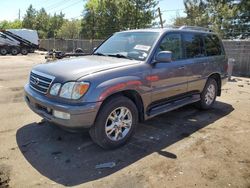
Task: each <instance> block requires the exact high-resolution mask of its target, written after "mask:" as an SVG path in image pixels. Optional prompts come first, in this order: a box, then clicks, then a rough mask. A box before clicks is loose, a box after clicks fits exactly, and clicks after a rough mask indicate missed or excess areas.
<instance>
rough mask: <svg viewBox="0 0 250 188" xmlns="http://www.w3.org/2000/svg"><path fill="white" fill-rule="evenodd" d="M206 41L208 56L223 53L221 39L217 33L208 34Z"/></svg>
mask: <svg viewBox="0 0 250 188" xmlns="http://www.w3.org/2000/svg"><path fill="white" fill-rule="evenodd" d="M204 42H205V47H206V54H207V56H214V55H221V54H223V49H222V47H221V43H220V40H219V38H218V37H217V36H216V35H206V36H205V37H204Z"/></svg>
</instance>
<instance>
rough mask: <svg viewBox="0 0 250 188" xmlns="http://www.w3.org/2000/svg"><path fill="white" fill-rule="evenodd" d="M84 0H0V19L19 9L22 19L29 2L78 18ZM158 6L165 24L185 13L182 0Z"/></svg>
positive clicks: (11, 16)
mask: <svg viewBox="0 0 250 188" xmlns="http://www.w3.org/2000/svg"><path fill="white" fill-rule="evenodd" d="M85 2H86V0H0V21H2V20H8V21H13V20H15V19H18V15H19V9H20V15H21V19H22V17H23V16H24V15H25V13H26V10H27V8H28V7H29V5H30V4H32V5H33V7H34V8H36V9H37V10H39V9H40V8H42V7H43V8H45V10H46V11H47V12H48V13H50V14H54V13H60V11H62V12H63V13H64V14H65V17H66V18H68V19H76V18H80V16H81V13H82V11H83V7H84V4H85ZM158 6H159V7H160V9H161V12H162V18H163V20H165V21H166V24H171V23H173V19H174V18H175V17H176V15H180V16H183V15H185V13H184V12H183V10H184V5H183V0H174V1H173V0H160V2H159V5H158Z"/></svg>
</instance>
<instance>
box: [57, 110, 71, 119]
mask: <svg viewBox="0 0 250 188" xmlns="http://www.w3.org/2000/svg"><path fill="white" fill-rule="evenodd" d="M53 116H55V117H56V118H60V119H70V114H69V113H65V112H61V111H57V110H53Z"/></svg>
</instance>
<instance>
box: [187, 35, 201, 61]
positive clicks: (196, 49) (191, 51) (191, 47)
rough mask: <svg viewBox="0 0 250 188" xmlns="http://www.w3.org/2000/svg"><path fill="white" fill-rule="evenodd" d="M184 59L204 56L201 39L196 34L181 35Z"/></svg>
mask: <svg viewBox="0 0 250 188" xmlns="http://www.w3.org/2000/svg"><path fill="white" fill-rule="evenodd" d="M183 41H184V46H185V54H186V58H197V57H202V56H204V48H203V41H202V37H201V36H200V35H197V34H192V33H186V34H184V35H183Z"/></svg>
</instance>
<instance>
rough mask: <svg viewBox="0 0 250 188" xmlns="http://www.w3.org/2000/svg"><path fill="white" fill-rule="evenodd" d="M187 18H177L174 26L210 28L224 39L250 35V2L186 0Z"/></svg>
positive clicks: (244, 0)
mask: <svg viewBox="0 0 250 188" xmlns="http://www.w3.org/2000/svg"><path fill="white" fill-rule="evenodd" d="M184 6H185V12H186V14H187V16H186V17H177V18H176V19H175V22H174V25H177V26H179V25H194V26H203V27H208V28H211V29H212V30H214V31H215V32H217V33H219V34H220V35H221V37H223V38H239V37H241V38H243V37H242V35H244V37H247V36H249V35H250V27H249V25H250V18H249V17H250V1H249V0H241V1H238V2H236V1H232V0H231V1H230V0H219V1H218V0H209V1H208V0H207V1H205V0H184Z"/></svg>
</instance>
